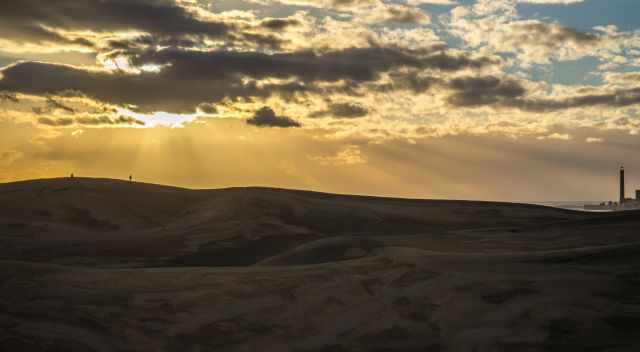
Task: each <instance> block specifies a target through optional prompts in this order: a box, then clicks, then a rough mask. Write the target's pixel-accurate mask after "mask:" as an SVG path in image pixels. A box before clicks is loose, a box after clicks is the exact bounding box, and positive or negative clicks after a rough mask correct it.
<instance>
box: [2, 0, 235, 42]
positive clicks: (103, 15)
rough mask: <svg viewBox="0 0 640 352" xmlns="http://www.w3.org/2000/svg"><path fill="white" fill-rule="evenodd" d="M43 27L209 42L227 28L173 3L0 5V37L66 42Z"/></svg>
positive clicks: (19, 1) (99, 0) (18, 1)
mask: <svg viewBox="0 0 640 352" xmlns="http://www.w3.org/2000/svg"><path fill="white" fill-rule="evenodd" d="M48 28H54V29H62V30H91V31H95V32H111V31H117V30H139V31H144V32H148V33H154V34H158V35H163V36H182V35H206V36H212V37H221V36H224V35H225V34H227V33H228V32H229V31H230V29H231V28H230V25H229V24H226V23H223V22H211V21H202V20H199V19H197V18H196V17H194V16H193V14H191V13H190V12H189V11H187V10H186V9H185V8H183V7H181V6H178V5H176V3H175V2H174V1H172V0H82V1H78V0H55V1H51V0H13V1H11V0H3V1H0V33H2V34H0V36H2V37H5V38H10V39H19V40H25V41H35V42H43V41H54V42H55V41H63V42H68V40H66V39H65V38H63V37H61V36H60V35H59V34H57V33H55V32H54V31H51V30H49V29H48ZM86 44H87V45H89V43H88V42H86Z"/></svg>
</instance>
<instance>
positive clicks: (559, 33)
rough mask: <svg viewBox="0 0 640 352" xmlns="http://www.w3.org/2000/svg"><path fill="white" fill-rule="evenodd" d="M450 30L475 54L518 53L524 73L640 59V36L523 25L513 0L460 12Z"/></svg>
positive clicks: (482, 0) (483, 1)
mask: <svg viewBox="0 0 640 352" xmlns="http://www.w3.org/2000/svg"><path fill="white" fill-rule="evenodd" d="M539 3H542V2H539ZM545 3H546V4H550V3H552V1H548V2H545ZM553 3H556V4H558V3H565V2H560V1H553ZM566 3H568V2H566ZM448 26H449V29H450V32H451V33H452V34H453V35H455V36H457V37H459V38H462V39H463V40H464V41H465V43H466V45H467V46H468V47H469V48H473V49H482V50H484V51H489V52H495V53H514V54H516V59H514V60H512V61H511V63H512V64H515V65H517V66H521V67H524V68H526V67H529V66H530V65H531V64H549V63H551V62H552V61H553V60H560V61H567V60H578V59H580V58H583V57H596V58H599V59H601V60H603V61H605V62H607V63H609V64H610V65H612V64H625V63H630V62H631V61H632V60H630V59H629V57H633V56H638V53H640V52H638V51H637V48H639V47H640V36H639V35H638V33H634V32H619V31H618V29H617V28H616V27H615V26H606V27H594V28H593V29H591V30H589V31H581V30H577V29H574V28H570V27H566V26H563V25H561V24H559V23H555V22H548V21H541V20H538V19H523V18H521V17H520V15H519V14H518V11H517V8H516V2H515V1H512V0H493V1H488V0H479V1H478V2H476V3H475V4H474V5H472V6H458V7H456V8H455V9H454V10H453V11H452V15H451V17H450V21H448ZM634 49H636V50H634ZM633 53H635V54H633Z"/></svg>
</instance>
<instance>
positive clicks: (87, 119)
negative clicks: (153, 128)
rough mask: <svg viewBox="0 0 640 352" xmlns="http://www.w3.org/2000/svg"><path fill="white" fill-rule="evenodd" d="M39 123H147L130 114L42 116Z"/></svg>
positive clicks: (47, 124) (70, 124)
mask: <svg viewBox="0 0 640 352" xmlns="http://www.w3.org/2000/svg"><path fill="white" fill-rule="evenodd" d="M38 123H39V124H41V125H46V126H53V127H67V126H72V125H85V126H115V125H129V126H131V125H137V126H144V125H145V123H144V122H142V121H140V120H136V119H134V118H132V117H128V116H117V117H109V116H80V117H76V118H71V117H61V118H49V117H40V118H39V119H38Z"/></svg>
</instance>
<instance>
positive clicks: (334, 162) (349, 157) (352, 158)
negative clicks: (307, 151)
mask: <svg viewBox="0 0 640 352" xmlns="http://www.w3.org/2000/svg"><path fill="white" fill-rule="evenodd" d="M309 159H311V160H314V161H317V162H319V163H320V164H322V165H327V166H344V165H359V164H366V163H367V159H366V158H365V157H364V155H362V151H361V150H360V148H359V147H358V146H356V145H348V146H346V147H345V148H343V149H342V150H340V151H338V152H337V153H336V154H335V155H330V156H311V157H309Z"/></svg>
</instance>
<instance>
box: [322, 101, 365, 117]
mask: <svg viewBox="0 0 640 352" xmlns="http://www.w3.org/2000/svg"><path fill="white" fill-rule="evenodd" d="M368 113H369V109H367V108H366V107H365V106H363V105H361V104H358V103H353V102H346V103H334V104H330V105H329V108H328V109H327V110H321V111H316V112H314V113H312V114H311V116H310V117H324V116H328V117H335V118H347V119H353V118H358V117H364V116H367V114H368Z"/></svg>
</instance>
